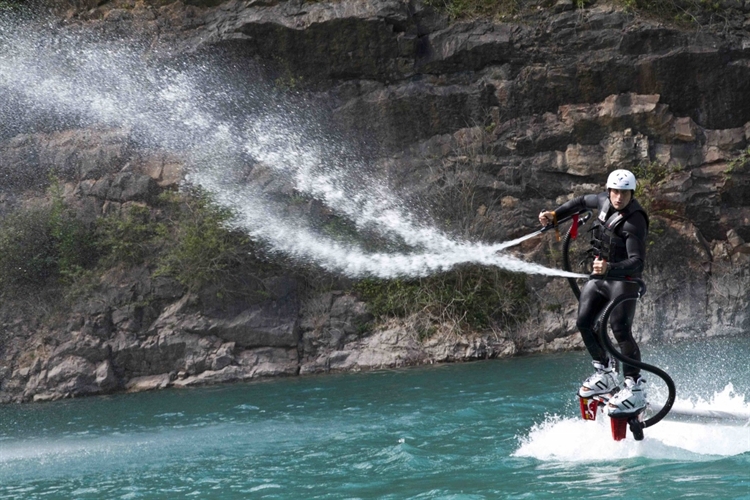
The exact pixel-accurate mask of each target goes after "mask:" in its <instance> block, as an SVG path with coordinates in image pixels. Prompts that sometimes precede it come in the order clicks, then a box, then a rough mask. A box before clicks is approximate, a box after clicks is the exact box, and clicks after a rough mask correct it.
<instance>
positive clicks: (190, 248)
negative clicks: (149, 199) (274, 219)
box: [158, 190, 255, 290]
mask: <svg viewBox="0 0 750 500" xmlns="http://www.w3.org/2000/svg"><path fill="white" fill-rule="evenodd" d="M162 200H163V201H164V202H166V204H167V205H168V206H169V209H168V210H169V212H170V213H172V214H173V217H176V218H174V219H171V220H170V221H169V222H170V223H169V224H166V225H163V226H162V227H161V234H160V237H161V238H162V239H163V244H164V247H165V248H164V254H163V255H162V257H161V259H160V264H159V269H158V272H159V273H161V274H168V275H171V276H174V277H175V278H176V279H177V280H178V281H180V282H181V283H182V284H183V285H185V286H186V287H188V288H189V289H191V290H197V289H199V288H201V287H202V286H204V285H207V284H209V283H215V282H217V281H219V280H221V279H222V278H227V277H229V276H230V271H231V270H232V269H233V268H235V267H237V266H240V265H242V264H243V263H245V262H247V261H248V260H249V259H250V258H251V257H252V256H253V255H254V251H255V248H254V246H253V244H252V242H251V241H250V238H249V237H248V236H247V235H246V234H244V233H242V232H239V231H232V230H231V229H230V228H229V223H230V221H231V220H232V218H233V213H232V211H231V210H230V209H228V208H225V207H221V206H219V205H218V204H216V203H215V202H213V201H212V200H211V198H210V196H209V195H208V194H207V193H205V192H202V191H199V190H195V191H193V192H191V193H189V194H188V195H187V196H178V195H173V194H169V195H166V196H164V197H163V198H162Z"/></svg>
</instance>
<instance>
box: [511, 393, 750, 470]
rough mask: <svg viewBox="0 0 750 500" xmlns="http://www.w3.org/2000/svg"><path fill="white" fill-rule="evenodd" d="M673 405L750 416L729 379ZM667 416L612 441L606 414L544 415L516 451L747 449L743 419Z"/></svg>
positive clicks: (555, 454)
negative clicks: (639, 434)
mask: <svg viewBox="0 0 750 500" xmlns="http://www.w3.org/2000/svg"><path fill="white" fill-rule="evenodd" d="M674 408H676V409H678V410H684V411H688V412H689V411H691V410H703V409H705V410H713V411H716V412H728V413H732V414H734V415H750V403H748V402H746V401H745V396H744V395H742V394H737V393H735V390H734V387H733V385H732V384H731V383H730V384H728V385H727V386H726V387H725V388H724V389H723V390H721V391H719V392H716V393H715V394H714V395H713V396H712V397H710V398H709V399H708V400H706V399H703V398H700V397H698V398H693V397H688V398H686V399H679V398H678V399H677V401H676V402H675V405H674ZM669 418H670V417H669V416H667V419H666V420H662V421H661V422H659V423H658V424H656V425H654V426H653V427H649V428H647V429H645V430H644V433H645V438H644V440H643V441H635V440H634V439H633V436H632V434H630V432H629V431H628V434H627V438H626V439H625V440H624V441H614V440H613V439H612V435H611V431H610V422H609V418H608V417H607V416H604V415H602V414H601V412H599V413H598V414H597V419H596V421H594V422H591V421H584V420H582V419H580V418H563V417H560V416H548V417H547V418H545V420H544V421H543V422H541V423H539V424H536V425H534V426H533V427H532V428H531V429H530V430H529V433H528V435H526V436H523V437H521V439H520V444H519V447H518V449H517V450H516V451H515V452H514V456H517V457H533V458H537V459H539V460H544V461H549V460H552V461H562V462H607V461H616V460H620V459H624V458H633V457H647V458H653V459H666V460H689V461H703V460H713V459H715V458H718V457H726V456H734V455H740V454H743V453H748V452H750V437H749V435H748V426H747V424H746V425H742V423H741V422H739V423H738V421H726V420H720V419H716V420H714V421H695V422H686V421H673V420H670V419H669ZM592 443H596V446H592Z"/></svg>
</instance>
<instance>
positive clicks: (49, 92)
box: [0, 19, 585, 278]
mask: <svg viewBox="0 0 750 500" xmlns="http://www.w3.org/2000/svg"><path fill="white" fill-rule="evenodd" d="M0 23H2V24H1V28H2V29H0V91H2V92H12V93H13V94H14V95H16V96H20V97H21V98H22V100H23V101H24V103H26V104H29V105H31V106H33V107H34V108H35V109H38V110H41V111H43V112H45V113H47V114H50V113H51V114H53V115H54V116H56V117H58V119H59V121H60V122H61V123H62V124H63V125H64V126H70V124H71V123H75V124H78V125H86V126H94V125H104V126H110V127H121V128H125V129H128V130H130V131H131V134H132V136H133V137H134V138H135V140H137V141H138V142H139V143H140V144H141V145H142V146H145V147H158V148H161V149H164V150H167V151H170V152H172V153H174V154H178V155H180V156H181V157H182V158H183V159H184V161H185V164H186V165H187V173H186V180H187V181H188V182H190V183H192V184H194V185H198V186H201V187H203V188H204V189H206V190H208V191H209V192H211V193H212V194H213V195H214V196H215V199H216V200H217V201H218V202H219V203H221V204H222V205H225V206H227V207H230V208H232V209H233V211H234V212H235V213H236V214H237V218H236V221H235V224H236V225H237V226H238V227H240V228H242V229H243V230H244V231H246V232H247V233H248V234H250V235H251V236H253V237H254V238H257V239H260V240H263V241H265V242H266V243H267V244H268V245H269V246H270V248H272V249H273V250H275V251H278V252H281V253H283V254H285V255H288V256H291V257H294V258H296V259H299V260H302V261H307V262H314V263H316V264H318V265H320V266H322V267H324V268H326V269H329V270H332V271H336V272H341V273H344V274H346V275H348V276H352V277H357V276H366V275H370V276H378V277H385V278H388V277H395V276H424V275H428V274H430V273H434V272H439V271H445V270H448V269H451V268H452V267H454V266H456V265H460V264H465V263H473V264H481V265H486V266H497V267H500V268H502V269H506V270H510V271H514V272H523V273H531V274H544V275H550V276H564V277H585V276H583V275H578V274H574V273H567V272H564V271H560V270H555V269H550V268H547V267H544V266H541V265H537V264H533V263H528V262H524V261H522V260H520V259H518V258H515V257H513V256H511V255H508V254H505V253H502V250H504V249H505V248H507V247H509V246H511V245H513V244H515V243H517V242H519V241H520V240H517V241H514V242H506V243H499V244H482V243H475V242H468V241H463V240H460V239H457V238H454V237H451V236H450V235H448V234H446V233H445V232H443V231H441V230H440V229H438V228H436V227H434V226H433V225H429V224H424V223H421V222H419V221H417V220H416V218H415V217H414V216H413V215H412V213H411V212H410V210H409V207H408V206H406V205H405V203H404V202H403V201H402V199H400V198H399V197H398V196H397V195H396V194H395V193H394V192H393V191H392V190H391V189H389V187H388V185H387V183H386V182H385V181H384V180H383V179H380V178H378V177H377V176H375V175H374V174H372V173H370V170H371V169H370V168H369V166H368V165H367V163H366V161H365V160H363V159H362V158H360V157H358V156H357V155H356V154H354V153H353V152H352V151H350V150H349V149H348V147H347V144H346V143H345V142H343V141H337V140H334V138H332V137H331V136H326V135H324V134H322V133H321V132H320V130H319V127H318V126H317V124H316V121H315V119H314V116H313V118H312V119H311V117H310V116H309V115H306V114H305V113H304V112H299V111H298V110H295V109H293V107H291V106H285V105H284V104H283V103H280V102H279V100H278V96H270V95H269V94H268V89H267V87H263V85H262V84H260V83H258V84H257V85H251V84H247V83H246V84H245V85H243V86H242V88H238V87H237V86H236V85H234V86H233V84H231V83H229V82H228V81H227V82H217V79H216V77H215V73H216V72H217V71H219V68H217V67H212V65H211V64H209V63H202V64H182V65H181V66H176V65H172V66H169V65H166V64H163V63H157V62H155V61H156V58H152V59H151V61H150V62H149V60H148V59H147V58H144V56H143V51H141V50H138V49H137V48H133V46H132V44H125V43H122V42H108V41H104V40H100V39H96V38H94V37H93V36H92V35H90V34H89V35H86V36H84V35H82V34H80V33H73V32H70V31H67V32H66V31H61V30H59V29H53V28H51V27H50V26H49V25H44V24H40V23H28V22H26V23H19V22H17V21H12V20H8V19H5V20H0ZM209 80H210V81H211V82H212V83H211V85H206V82H207V81H209ZM0 105H1V106H3V107H7V106H8V105H9V103H8V102H7V101H1V100H0ZM308 111H309V110H308ZM0 113H2V114H3V116H4V117H5V118H6V119H4V120H3V122H4V123H5V125H2V124H0V127H5V128H6V129H7V127H8V123H9V120H8V119H7V117H11V120H12V115H13V111H9V110H8V109H5V110H0ZM2 132H4V130H2V129H0V133H2ZM0 135H3V136H5V135H8V134H7V133H5V134H0ZM249 165H262V166H263V167H264V168H265V169H267V170H268V171H269V172H270V173H271V175H272V176H274V177H275V178H276V179H278V180H279V181H280V182H283V183H285V184H286V185H290V186H291V188H292V189H293V190H294V191H295V192H298V193H301V194H303V195H305V196H308V197H310V198H314V199H317V200H319V201H320V202H322V203H323V204H325V205H326V206H327V207H329V208H330V209H331V210H333V211H334V212H335V213H337V214H339V215H340V216H343V217H345V218H347V219H348V220H350V221H351V222H352V223H353V224H354V226H355V227H356V228H357V230H359V231H365V230H366V231H369V232H372V233H374V234H377V235H378V236H379V237H381V238H383V239H385V240H387V241H392V242H396V243H398V245H399V247H400V248H404V247H405V248H406V250H400V251H397V252H392V251H373V250H368V249H366V248H365V247H364V246H363V245H361V244H358V243H354V242H349V243H344V242H341V241H338V240H336V239H334V238H331V237H329V236H326V235H323V234H321V233H320V232H319V231H318V230H316V229H315V227H314V225H313V224H312V222H311V221H310V220H309V218H305V217H302V216H299V215H290V214H289V210H286V208H287V207H285V206H284V204H283V202H281V201H279V199H278V197H274V196H272V195H271V194H269V193H268V192H267V191H266V190H265V189H264V187H263V185H261V184H259V183H254V182H251V181H247V176H246V175H245V174H246V173H247V171H248V168H249V167H248V166H249ZM243 176H244V177H243ZM240 179H242V181H240Z"/></svg>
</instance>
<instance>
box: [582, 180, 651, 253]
mask: <svg viewBox="0 0 750 500" xmlns="http://www.w3.org/2000/svg"><path fill="white" fill-rule="evenodd" d="M611 208H612V204H611V203H610V201H609V197H608V196H607V193H602V195H600V196H599V217H598V218H597V219H596V221H595V222H594V227H593V228H592V240H591V246H592V247H593V249H594V254H595V255H598V256H599V258H601V259H604V260H606V261H607V262H620V261H623V260H626V259H627V258H628V250H627V248H626V247H625V238H623V237H622V236H621V231H620V229H619V228H620V227H621V226H622V225H623V223H624V222H625V221H626V220H628V218H630V217H631V216H632V215H633V214H635V213H636V212H641V213H642V214H643V217H644V218H645V219H646V230H648V225H649V221H648V214H646V211H645V210H644V209H643V207H641V205H640V203H638V201H637V200H635V199H633V200H632V201H631V202H630V203H628V206H626V207H625V208H624V209H623V210H620V211H617V210H615V211H613V212H612V213H611V214H610V213H609V212H610V210H611ZM618 233H619V234H618Z"/></svg>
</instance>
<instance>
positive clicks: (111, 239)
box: [96, 205, 160, 266]
mask: <svg viewBox="0 0 750 500" xmlns="http://www.w3.org/2000/svg"><path fill="white" fill-rule="evenodd" d="M159 231H160V225H159V224H157V223H156V221H155V220H154V219H153V218H152V216H151V210H150V209H149V207H147V206H143V205H131V206H129V207H127V208H125V209H123V210H122V211H121V212H120V213H116V214H111V215H107V216H106V217H102V218H100V219H98V220H97V228H96V232H97V238H96V244H97V246H98V247H99V249H100V251H101V252H102V264H103V265H104V266H113V265H116V264H117V263H118V262H122V263H124V264H130V265H134V264H141V263H143V262H144V260H145V258H146V257H147V256H148V255H150V254H151V253H152V251H153V249H154V247H155V245H156V244H157V242H155V241H154V240H155V237H156V236H157V235H158V234H159Z"/></svg>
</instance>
